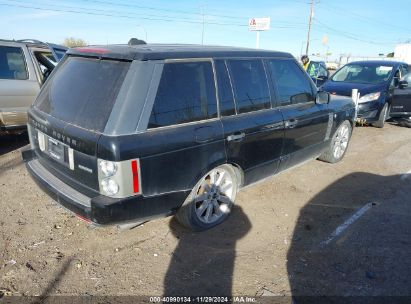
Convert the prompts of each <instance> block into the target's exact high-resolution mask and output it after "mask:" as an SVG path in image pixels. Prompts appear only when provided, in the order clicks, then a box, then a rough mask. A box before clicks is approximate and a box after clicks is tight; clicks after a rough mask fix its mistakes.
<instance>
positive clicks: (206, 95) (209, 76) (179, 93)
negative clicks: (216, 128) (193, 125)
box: [148, 61, 217, 128]
mask: <svg viewBox="0 0 411 304" xmlns="http://www.w3.org/2000/svg"><path fill="white" fill-rule="evenodd" d="M214 117H217V101H216V92H215V83H214V75H213V68H212V64H211V62H210V61H204V62H203V61H201V62H172V63H166V64H165V65H164V69H163V74H162V76H161V80H160V84H159V88H158V91H157V95H156V99H155V101H154V105H153V110H152V112H151V116H150V120H149V124H148V128H158V127H165V126H171V125H176V124H182V123H188V122H193V121H199V120H204V119H209V118H214Z"/></svg>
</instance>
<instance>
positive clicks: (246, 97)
mask: <svg viewBox="0 0 411 304" xmlns="http://www.w3.org/2000/svg"><path fill="white" fill-rule="evenodd" d="M227 63H228V66H229V68H230V73H231V80H232V81H233V86H234V93H235V98H236V103H237V113H247V112H251V111H257V110H262V109H269V108H270V107H271V101H270V91H269V89H268V82H267V77H266V75H265V70H264V65H263V62H262V60H257V59H251V60H248V59H247V60H228V61H227Z"/></svg>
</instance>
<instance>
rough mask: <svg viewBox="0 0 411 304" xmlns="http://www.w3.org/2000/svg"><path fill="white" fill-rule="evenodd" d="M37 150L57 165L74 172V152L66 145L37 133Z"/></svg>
mask: <svg viewBox="0 0 411 304" xmlns="http://www.w3.org/2000/svg"><path fill="white" fill-rule="evenodd" d="M37 140H38V144H39V149H40V151H42V152H43V153H45V154H46V155H48V156H49V157H50V158H51V159H53V160H54V161H56V162H58V163H59V164H61V165H63V166H65V167H68V168H70V170H74V150H73V149H72V148H70V147H69V146H68V145H66V144H64V143H62V142H61V141H58V140H57V139H54V138H52V137H50V136H48V135H46V134H44V133H42V132H40V131H37Z"/></svg>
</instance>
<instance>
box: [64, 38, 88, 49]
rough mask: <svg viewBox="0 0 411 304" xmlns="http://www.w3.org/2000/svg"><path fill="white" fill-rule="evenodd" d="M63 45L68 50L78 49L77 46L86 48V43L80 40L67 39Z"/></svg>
mask: <svg viewBox="0 0 411 304" xmlns="http://www.w3.org/2000/svg"><path fill="white" fill-rule="evenodd" d="M63 45H64V46H66V47H69V48H72V47H78V46H86V45H87V42H86V41H84V40H83V39H80V38H74V37H67V38H65V39H64V41H63Z"/></svg>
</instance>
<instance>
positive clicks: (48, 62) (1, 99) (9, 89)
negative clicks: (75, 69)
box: [0, 40, 67, 135]
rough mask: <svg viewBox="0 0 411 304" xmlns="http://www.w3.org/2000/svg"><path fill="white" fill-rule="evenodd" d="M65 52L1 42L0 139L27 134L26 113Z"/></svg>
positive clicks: (20, 42) (34, 44) (39, 44)
mask: <svg viewBox="0 0 411 304" xmlns="http://www.w3.org/2000/svg"><path fill="white" fill-rule="evenodd" d="M66 51H67V48H66V47H64V46H59V45H52V44H47V43H43V42H40V41H37V40H18V41H14V40H0V135H1V134H4V133H20V132H22V131H23V130H25V128H26V124H27V109H28V108H29V106H30V105H31V104H32V103H33V102H34V100H35V98H36V96H37V94H38V92H39V91H40V87H41V85H42V84H43V83H44V81H45V80H46V78H47V76H48V75H49V74H50V73H51V71H52V70H53V68H54V67H55V66H56V65H57V62H58V61H59V60H60V59H61V58H62V57H63V56H64V54H65V52H66Z"/></svg>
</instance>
